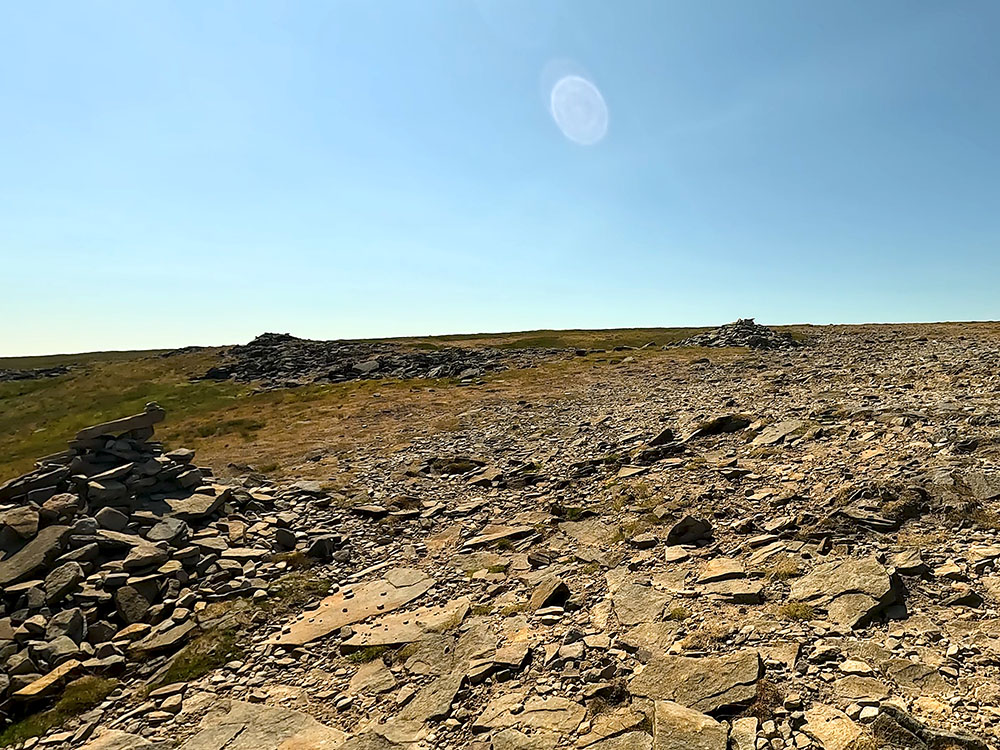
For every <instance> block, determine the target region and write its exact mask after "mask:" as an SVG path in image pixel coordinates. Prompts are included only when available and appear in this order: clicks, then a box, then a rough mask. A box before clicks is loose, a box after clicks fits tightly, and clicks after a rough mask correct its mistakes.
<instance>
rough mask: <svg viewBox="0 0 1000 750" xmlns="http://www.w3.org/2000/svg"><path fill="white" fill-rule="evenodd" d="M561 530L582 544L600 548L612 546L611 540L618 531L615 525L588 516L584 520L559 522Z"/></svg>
mask: <svg viewBox="0 0 1000 750" xmlns="http://www.w3.org/2000/svg"><path fill="white" fill-rule="evenodd" d="M559 530H560V531H561V532H562V533H564V534H566V535H567V536H571V537H573V538H574V539H576V541H578V542H579V543H580V544H583V545H586V546H587V547H597V548H598V549H602V548H605V547H609V546H611V544H612V542H611V540H612V539H613V538H614V536H615V532H616V531H617V529H615V527H614V526H609V525H608V524H606V523H604V522H602V521H599V520H598V519H596V518H588V519H585V520H583V521H563V522H562V523H561V524H559Z"/></svg>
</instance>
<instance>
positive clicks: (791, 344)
mask: <svg viewBox="0 0 1000 750" xmlns="http://www.w3.org/2000/svg"><path fill="white" fill-rule="evenodd" d="M674 346H708V347H714V348H719V347H726V346H745V347H748V348H750V349H797V348H798V347H799V346H801V344H800V343H799V342H798V341H796V340H795V339H793V338H792V337H791V336H790V335H789V334H787V333H780V332H778V331H775V330H774V329H773V328H768V327H767V326H762V325H759V324H757V323H755V322H754V320H753V318H740V319H739V320H737V321H736V322H735V323H726V325H724V326H719V327H718V328H716V329H715V330H713V331H706V332H705V333H699V334H696V335H694V336H689V337H688V338H686V339H684V340H683V341H680V342H678V343H676V344H674Z"/></svg>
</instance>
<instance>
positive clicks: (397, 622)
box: [342, 596, 472, 650]
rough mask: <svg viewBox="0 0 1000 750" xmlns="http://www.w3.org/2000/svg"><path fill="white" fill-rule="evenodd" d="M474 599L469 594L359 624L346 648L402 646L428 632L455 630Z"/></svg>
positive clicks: (345, 644) (345, 642)
mask: <svg viewBox="0 0 1000 750" xmlns="http://www.w3.org/2000/svg"><path fill="white" fill-rule="evenodd" d="M471 606H472V602H471V600H470V599H469V597H467V596H462V597H459V598H458V599H455V600H454V601H451V602H448V603H447V604H442V605H441V606H438V607H421V608H420V609H417V610H415V611H413V612H402V613H399V614H392V615H386V616H385V617H380V618H379V619H378V620H376V621H375V622H374V623H372V624H371V625H358V626H357V627H355V628H354V635H352V636H351V637H350V638H348V639H347V640H346V641H344V643H343V646H342V647H343V648H345V649H346V650H355V649H359V648H365V647H366V646H399V645H402V644H404V643H413V642H414V641H419V640H420V639H421V638H423V637H424V636H426V635H427V634H428V633H438V632H443V631H445V630H451V629H452V628H456V627H458V626H459V625H461V624H462V621H463V620H464V619H465V616H466V615H467V614H468V613H469V609H470V608H471Z"/></svg>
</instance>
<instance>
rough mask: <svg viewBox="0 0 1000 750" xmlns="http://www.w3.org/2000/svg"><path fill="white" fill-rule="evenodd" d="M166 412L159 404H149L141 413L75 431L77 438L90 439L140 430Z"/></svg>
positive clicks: (157, 421) (162, 416) (152, 423)
mask: <svg viewBox="0 0 1000 750" xmlns="http://www.w3.org/2000/svg"><path fill="white" fill-rule="evenodd" d="M166 416H167V413H166V412H165V411H164V410H163V409H161V408H160V407H159V406H155V405H150V406H147V407H146V411H144V412H143V413H142V414H133V415H132V416H130V417H122V418H121V419H113V420H111V421H110V422H102V423H101V424H95V425H94V426H93V427H84V428H83V429H82V430H80V431H79V432H78V433H76V439H77V440H90V439H91V438H96V437H100V436H101V435H121V434H122V433H125V432H131V431H132V430H141V429H143V428H145V427H152V426H153V425H154V424H157V423H159V422H162V421H163V418H164V417H166Z"/></svg>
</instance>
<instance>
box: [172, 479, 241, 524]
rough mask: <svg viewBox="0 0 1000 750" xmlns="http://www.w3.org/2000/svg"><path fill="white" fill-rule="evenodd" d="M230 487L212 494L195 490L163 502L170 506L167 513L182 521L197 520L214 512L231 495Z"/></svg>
mask: <svg viewBox="0 0 1000 750" xmlns="http://www.w3.org/2000/svg"><path fill="white" fill-rule="evenodd" d="M232 492H233V491H232V489H230V488H229V487H226V488H224V489H220V491H219V492H216V493H215V494H214V495H212V494H209V493H207V492H195V493H194V494H193V495H191V496H190V497H186V498H183V499H180V500H174V499H170V498H168V499H167V500H166V501H165V502H166V504H167V505H168V506H169V508H170V512H169V515H170V516H171V517H173V518H179V519H180V520H182V521H197V520H198V519H199V518H204V517H205V516H210V515H212V514H213V513H215V512H216V511H217V510H218V509H219V508H220V507H222V504H223V503H225V502H226V501H227V500H229V498H230V497H231V495H232Z"/></svg>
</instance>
